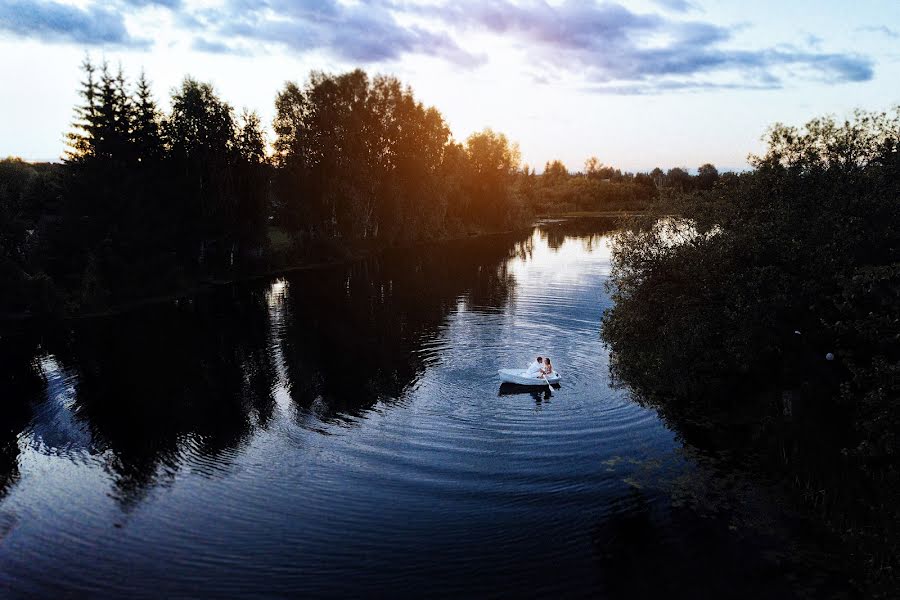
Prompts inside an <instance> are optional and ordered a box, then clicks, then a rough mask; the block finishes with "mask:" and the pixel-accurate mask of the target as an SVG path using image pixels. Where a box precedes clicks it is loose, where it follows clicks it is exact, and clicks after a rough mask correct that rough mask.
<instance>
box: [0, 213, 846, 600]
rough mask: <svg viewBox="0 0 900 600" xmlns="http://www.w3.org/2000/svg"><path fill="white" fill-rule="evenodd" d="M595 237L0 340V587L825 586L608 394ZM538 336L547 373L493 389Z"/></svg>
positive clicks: (755, 502) (344, 590) (537, 235)
mask: <svg viewBox="0 0 900 600" xmlns="http://www.w3.org/2000/svg"><path fill="white" fill-rule="evenodd" d="M608 239H609V238H608V230H606V227H605V226H604V224H602V223H590V224H587V225H584V224H582V225H579V226H577V227H576V226H573V225H571V224H568V225H563V224H550V225H545V226H542V227H540V228H537V229H535V230H534V231H533V232H531V233H523V234H521V235H512V236H497V237H491V238H484V239H478V240H471V241H466V242H459V243H452V244H447V245H444V246H440V247H423V248H420V249H416V250H413V251H408V250H407V251H404V252H397V253H388V254H386V255H384V256H382V257H378V258H373V259H368V260H365V261H361V262H357V263H354V264H352V265H348V266H341V267H337V268H331V269H325V270H318V271H312V272H298V273H296V274H293V275H290V276H287V277H282V278H273V279H270V280H266V281H260V282H254V283H250V284H241V285H236V286H231V287H225V288H221V289H219V290H217V291H216V292H213V293H209V294H205V295H201V296H199V297H196V298H194V299H192V300H182V301H179V302H177V303H170V304H167V305H162V306H154V307H151V308H146V309H141V310H139V311H136V312H132V313H129V314H127V315H123V316H117V317H112V318H108V319H101V320H91V321H84V322H77V323H75V324H74V325H71V326H70V327H69V328H68V329H66V330H65V331H61V332H53V333H45V334H43V335H41V336H37V335H28V336H24V335H21V336H11V337H10V336H7V337H6V338H5V339H3V340H2V342H0V343H2V344H4V349H3V352H4V356H3V358H4V365H3V367H0V368H2V369H3V373H4V383H3V385H4V388H3V389H2V390H0V391H2V394H3V396H4V397H3V407H2V409H3V414H2V417H0V425H2V429H0V435H2V436H3V437H2V439H0V582H2V586H0V591H2V592H4V593H5V594H6V595H11V596H13V597H29V596H49V597H52V596H57V595H59V594H68V595H71V596H82V595H83V596H91V597H122V596H126V595H127V596H130V597H143V596H146V597H157V596H181V597H183V596H196V595H204V594H205V595H214V596H231V597H238V596H255V595H258V594H261V593H265V594H268V595H273V596H292V595H312V596H347V595H350V596H360V595H428V596H459V595H469V596H471V595H475V596H490V595H498V594H500V593H507V594H516V595H529V596H533V595H557V594H567V595H573V596H595V597H598V596H599V597H629V598H633V597H659V596H667V597H681V596H684V597H753V598H759V597H766V598H772V597H794V596H797V595H800V596H803V595H809V596H811V597H821V596H822V595H823V592H825V591H833V590H834V589H835V588H834V581H833V579H834V576H833V575H830V574H829V573H827V572H825V573H824V574H823V573H822V572H821V571H819V570H813V571H811V570H810V567H808V566H803V565H802V564H799V563H798V562H797V561H795V560H793V559H792V558H791V557H792V556H794V555H795V554H796V548H795V546H794V544H795V540H796V538H797V535H798V534H797V531H802V529H803V526H802V523H801V524H796V523H793V522H791V521H790V520H788V519H787V518H786V517H785V518H781V517H772V516H771V515H773V514H777V513H776V512H773V510H771V507H770V506H769V505H768V504H767V502H768V501H767V500H766V496H765V494H764V493H761V492H758V491H757V490H754V489H753V488H752V486H749V487H748V486H746V485H744V484H741V483H740V482H739V481H735V479H734V478H732V477H729V476H727V475H725V474H723V473H721V472H718V471H716V469H715V468H714V467H711V466H709V465H708V464H707V463H706V461H704V460H703V458H702V453H699V452H697V451H695V450H694V449H692V448H690V447H689V446H686V445H685V444H684V443H682V442H681V441H680V440H679V438H678V437H677V436H676V435H675V433H673V432H672V431H670V430H669V429H667V427H666V425H665V424H664V423H663V422H662V421H661V420H660V419H659V418H658V417H657V415H656V414H655V413H654V412H653V411H650V410H647V409H644V408H642V407H640V406H639V405H638V404H636V403H635V402H633V401H632V399H631V398H630V396H629V393H628V391H627V390H623V389H615V388H614V387H612V386H611V382H610V380H609V376H608V372H607V362H608V354H607V351H606V350H605V348H604V347H603V345H602V343H601V341H600V338H599V323H600V317H601V314H602V311H603V310H604V308H606V307H607V306H609V303H610V300H609V297H608V295H607V292H606V291H605V289H604V283H605V281H606V279H607V277H608V274H609V270H610V252H609V247H608ZM537 353H541V354H549V355H550V356H551V357H552V358H553V360H554V363H555V365H556V366H557V368H558V370H559V371H560V372H561V373H562V374H563V377H564V382H563V386H562V387H561V389H559V390H557V391H555V392H554V393H553V394H552V396H548V395H547V394H546V393H544V392H543V391H535V392H529V391H523V390H521V389H516V388H507V387H501V386H500V383H499V380H498V379H497V377H496V371H497V369H498V368H501V367H524V366H526V365H527V363H528V361H530V360H533V356H534V355H535V354H537ZM735 490H740V494H738V495H739V501H732V502H727V501H724V502H722V500H723V498H724V499H726V500H727V499H728V498H732V499H733V497H735V495H736V494H737V492H736V491H735ZM773 519H775V521H774V522H773ZM807 542H808V543H807V545H810V546H815V540H814V539H810V540H807Z"/></svg>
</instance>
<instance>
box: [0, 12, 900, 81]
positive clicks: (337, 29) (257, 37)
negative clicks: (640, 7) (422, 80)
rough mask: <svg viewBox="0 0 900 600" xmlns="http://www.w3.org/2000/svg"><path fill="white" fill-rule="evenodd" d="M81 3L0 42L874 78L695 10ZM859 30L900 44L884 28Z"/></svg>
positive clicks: (700, 76) (606, 75)
mask: <svg viewBox="0 0 900 600" xmlns="http://www.w3.org/2000/svg"><path fill="white" fill-rule="evenodd" d="M86 1H88V2H89V3H88V4H87V5H86V8H78V7H75V6H72V5H68V4H62V3H60V2H58V1H56V0H3V2H2V3H0V31H6V32H10V33H13V34H15V35H19V36H23V37H33V38H38V39H42V40H47V41H53V42H76V43H81V44H88V45H101V44H118V45H123V46H137V47H140V46H146V45H148V42H147V41H144V40H139V39H134V38H133V37H132V36H131V35H130V34H129V32H128V30H127V29H126V27H125V23H124V17H123V15H124V14H125V13H126V12H128V11H131V12H135V13H138V14H140V13H141V12H142V11H144V10H145V9H147V8H148V7H163V8H166V9H169V10H170V11H171V13H172V15H173V17H174V23H175V24H176V26H177V28H178V29H179V30H180V32H181V33H182V34H183V35H184V37H185V38H186V39H187V40H188V43H190V44H191V48H193V49H194V50H197V51H201V52H206V53H213V54H233V55H246V54H250V53H253V52H265V51H268V50H269V49H270V48H271V47H279V48H283V49H286V50H287V51H289V52H291V53H295V54H305V53H308V52H312V51H319V52H323V53H326V54H328V55H330V56H332V57H334V58H336V59H338V60H340V61H343V62H345V63H349V64H352V65H363V66H365V65H370V64H383V63H390V62H393V61H399V60H402V59H404V58H406V57H409V56H427V57H433V58H436V59H439V60H443V61H447V62H449V63H451V64H453V65H456V66H458V67H460V68H463V69H473V68H477V67H478V66H480V65H483V64H484V63H486V62H487V61H488V60H489V57H488V55H487V53H485V52H484V51H483V50H482V49H481V48H480V47H478V48H475V47H471V46H467V45H466V44H467V43H468V44H471V43H472V42H470V41H469V40H473V39H483V38H485V37H488V38H493V39H494V40H496V41H499V42H500V43H503V44H504V45H505V46H506V47H507V48H512V49H513V50H514V51H518V52H519V53H520V56H521V59H522V63H523V64H527V65H530V68H531V69H532V70H534V69H538V70H540V71H541V72H542V73H543V76H544V77H545V78H546V79H547V81H548V82H549V83H551V84H552V83H553V82H554V81H558V80H559V79H560V78H561V77H559V76H561V75H572V76H575V77H576V78H578V79H580V80H581V81H582V83H583V84H584V85H585V86H586V87H588V88H589V89H596V90H598V91H602V92H603V93H654V91H656V92H658V93H663V92H672V91H688V90H692V89H693V90H711V89H772V88H773V87H778V86H782V85H783V82H785V81H798V80H805V81H817V82H824V83H828V84H837V83H852V82H859V81H867V80H869V79H871V78H872V77H873V76H874V71H873V61H872V60H871V58H869V57H867V56H863V55H859V54H855V53H839V52H822V51H820V49H819V43H820V42H821V40H819V39H818V38H816V37H815V36H809V37H807V38H806V44H805V45H804V48H802V49H801V48H796V47H793V46H789V45H775V46H771V47H761V48H759V47H757V48H752V49H746V48H740V47H737V42H736V37H737V36H736V35H735V34H736V33H737V32H738V31H739V30H740V29H741V28H742V27H744V26H745V25H740V24H733V25H728V24H722V23H714V22H710V21H708V20H704V19H700V18H696V17H693V16H686V15H685V13H686V12H688V11H691V10H693V9H694V8H695V7H694V5H693V3H692V1H691V0H655V2H656V4H657V5H658V6H662V7H663V8H662V9H658V10H656V11H649V12H636V11H633V10H631V9H629V8H628V7H626V6H624V5H622V4H619V3H617V2H614V1H611V2H597V1H593V0H562V1H561V2H554V3H552V4H551V3H550V2H549V1H548V0H517V1H515V2H513V1H511V0H452V1H451V0H444V1H442V2H437V1H432V2H429V3H427V4H426V3H423V2H422V1H421V0H380V1H378V0H355V1H350V0H219V2H217V3H212V4H210V3H208V2H203V3H200V4H199V7H198V8H194V7H193V4H192V3H191V2H188V1H185V0H111V1H110V2H106V3H101V2H100V0H86ZM676 13H677V14H676ZM865 29H866V30H869V31H873V32H876V31H877V32H880V33H882V34H884V35H887V36H889V37H893V36H898V35H900V34H898V33H897V32H896V31H894V30H892V29H890V28H888V27H885V26H873V27H869V28H865ZM473 34H474V35H473ZM554 74H558V76H556V77H554Z"/></svg>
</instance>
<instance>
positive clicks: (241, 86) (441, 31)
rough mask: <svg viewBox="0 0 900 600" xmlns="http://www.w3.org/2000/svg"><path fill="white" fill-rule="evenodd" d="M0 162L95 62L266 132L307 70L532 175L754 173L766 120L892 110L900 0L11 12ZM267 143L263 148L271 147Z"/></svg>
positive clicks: (93, 5) (2, 48)
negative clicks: (208, 87) (553, 164)
mask: <svg viewBox="0 0 900 600" xmlns="http://www.w3.org/2000/svg"><path fill="white" fill-rule="evenodd" d="M0 53H2V54H0V55H2V56H3V57H4V59H3V61H0V81H2V82H3V90H2V92H0V115H2V117H0V156H8V155H14V156H21V157H23V158H26V159H29V160H47V159H51V160H56V159H58V157H60V156H61V155H62V154H63V152H64V150H65V132H66V131H67V130H68V129H69V128H70V123H71V121H72V118H73V107H74V106H75V105H76V104H77V102H78V96H77V89H78V82H79V80H80V79H81V76H82V73H81V72H80V69H79V65H80V63H81V62H82V60H83V59H84V57H85V56H86V55H89V56H90V57H91V58H92V59H94V60H95V61H101V60H104V59H105V60H107V61H109V63H110V64H112V65H113V66H118V65H120V64H121V66H122V67H123V69H124V70H125V72H126V75H129V76H131V77H132V78H134V77H136V76H137V75H138V74H139V73H140V71H141V70H142V69H143V70H144V71H145V72H146V75H147V77H148V78H149V79H150V81H151V82H152V85H153V89H154V92H155V94H156V97H157V99H158V101H159V103H160V105H161V107H162V108H163V109H166V108H167V107H168V96H169V94H170V92H171V90H172V88H174V87H175V86H176V85H178V83H179V82H180V81H181V79H182V78H183V77H184V76H185V75H191V76H193V77H195V78H197V79H200V80H203V81H209V82H211V83H213V85H214V86H215V88H216V90H217V91H218V92H219V94H220V95H221V96H222V97H223V98H224V99H225V100H227V101H228V102H229V103H230V104H231V105H232V106H233V107H234V108H235V109H236V110H237V111H240V110H241V109H243V108H245V107H246V108H248V109H251V110H256V111H257V112H258V113H259V114H260V116H261V117H262V118H263V120H264V122H266V123H271V120H272V117H273V114H274V99H275V94H276V93H277V91H278V90H279V89H281V88H282V86H283V85H284V83H285V82H286V81H296V82H298V83H300V84H302V83H303V82H304V81H305V80H306V79H307V77H308V75H309V73H310V71H312V70H324V71H329V72H343V71H346V70H350V69H353V68H356V67H360V68H363V69H365V70H366V71H368V72H369V73H372V74H375V73H384V74H391V75H395V76H397V77H399V78H400V79H401V80H402V81H403V82H405V83H407V84H409V85H411V86H412V88H413V90H414V93H415V95H416V97H417V98H418V99H419V100H421V101H422V102H424V103H425V104H428V105H433V106H436V107H437V108H438V109H439V110H440V111H441V113H442V114H443V115H444V118H445V119H446V121H447V123H448V125H449V126H450V129H451V131H452V132H453V135H454V137H455V138H456V139H457V140H464V139H465V138H466V137H467V136H468V135H469V134H471V133H472V132H475V131H479V130H481V129H483V128H485V127H491V128H493V129H494V130H497V131H501V132H503V133H505V134H506V135H507V136H508V137H509V138H510V139H511V140H513V141H516V142H517V143H518V144H519V147H520V150H521V153H522V158H523V162H525V163H528V164H530V165H532V166H537V168H538V170H539V171H540V170H541V168H542V166H543V165H544V163H545V162H547V161H549V160H554V159H560V160H562V161H563V162H564V163H565V164H566V165H567V166H568V167H569V169H571V170H579V169H581V168H582V165H583V164H584V161H585V159H586V158H588V157H590V156H596V157H598V158H599V159H600V161H602V162H603V163H605V164H608V165H613V166H616V167H619V168H621V169H623V170H629V171H639V170H650V169H652V168H653V167H656V166H659V167H662V168H663V169H667V168H671V167H675V166H682V167H688V168H691V169H695V168H696V167H697V166H699V165H700V164H702V163H705V162H712V163H713V164H715V165H717V166H718V167H719V169H720V170H725V169H743V168H747V156H748V154H750V153H754V152H760V151H761V150H762V149H763V144H762V142H761V137H762V136H763V134H764V133H765V131H766V129H767V128H768V127H769V126H770V125H772V124H773V123H775V122H783V123H788V124H795V125H802V124H803V123H804V122H806V121H808V120H809V119H811V118H813V117H816V116H821V115H824V114H833V115H835V116H837V117H841V118H842V117H845V116H847V115H849V113H850V112H851V111H852V110H853V109H855V108H862V109H867V110H887V109H889V108H891V107H893V106H895V105H897V104H900V85H897V82H898V81H900V1H897V0H883V1H879V0H868V1H864V2H853V3H851V2H846V1H836V0H835V1H832V0H815V1H813V0H791V1H790V2H786V1H785V0H754V1H753V2H746V1H716V2H712V1H705V0H635V1H626V0H619V1H615V2H599V1H596V2H595V1H593V0H562V1H554V2H551V1H549V0H546V1H545V0H522V1H515V0H448V1H442V0H386V1H383V2H378V1H374V0H320V1H309V0H106V1H98V0H0ZM270 141H271V139H270Z"/></svg>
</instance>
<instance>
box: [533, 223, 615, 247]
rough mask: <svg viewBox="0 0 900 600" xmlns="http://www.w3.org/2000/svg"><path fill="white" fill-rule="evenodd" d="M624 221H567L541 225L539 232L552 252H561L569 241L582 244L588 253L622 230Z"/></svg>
mask: <svg viewBox="0 0 900 600" xmlns="http://www.w3.org/2000/svg"><path fill="white" fill-rule="evenodd" d="M621 226H622V220H621V219H619V218H618V217H590V218H581V219H566V220H563V221H554V222H550V223H546V224H541V225H540V226H539V227H538V231H539V233H540V236H541V238H542V239H546V240H547V245H548V246H549V247H550V248H551V249H552V250H559V249H560V248H561V247H562V245H563V244H564V243H565V242H566V240H568V239H573V240H577V241H579V242H581V243H582V244H583V245H584V246H585V249H586V250H588V251H591V250H593V249H594V248H595V247H596V246H597V245H598V244H600V243H601V240H603V238H604V237H605V236H606V235H607V234H609V233H612V232H613V231H616V230H617V229H619V228H621Z"/></svg>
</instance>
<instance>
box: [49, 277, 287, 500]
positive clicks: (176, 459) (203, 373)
mask: <svg viewBox="0 0 900 600" xmlns="http://www.w3.org/2000/svg"><path fill="white" fill-rule="evenodd" d="M267 324H268V321H267V313H266V306H265V302H264V298H263V295H262V294H261V293H248V292H246V291H241V292H240V293H235V294H214V295H209V296H201V297H198V298H196V299H194V300H192V301H189V302H183V303H181V306H166V307H153V308H152V309H148V310H141V311H136V312H133V313H130V314H127V315H123V316H121V317H116V318H112V319H101V320H97V321H91V322H87V323H84V324H80V325H79V326H78V327H77V329H76V330H75V331H74V332H73V334H72V336H71V337H70V339H69V340H67V341H65V342H62V343H59V345H58V348H54V350H55V354H56V357H57V359H58V360H59V361H60V362H61V363H63V364H65V365H67V366H68V368H70V369H72V370H74V371H75V372H77V379H76V398H75V402H74V407H73V410H74V412H75V414H76V415H77V417H78V418H79V419H81V420H83V421H84V422H86V423H88V425H89V428H90V431H91V434H92V439H93V446H94V447H93V449H92V450H93V451H94V452H109V460H108V468H109V470H110V471H111V473H112V474H113V477H114V478H115V481H116V487H117V496H118V497H119V499H120V500H122V501H123V502H125V503H129V502H132V501H135V500H137V499H138V498H139V497H140V496H141V495H142V493H143V491H145V490H146V488H147V487H148V486H151V485H153V484H154V483H155V482H156V479H157V477H159V476H161V474H160V473H159V471H160V466H163V467H164V470H168V472H169V473H172V472H174V471H175V470H177V468H178V466H179V464H180V462H181V461H182V460H183V457H184V453H185V452H186V451H193V452H196V453H198V454H199V455H201V456H206V457H216V462H217V464H220V465H221V464H223V463H227V458H226V457H224V456H222V455H223V453H224V452H225V451H226V450H228V449H232V448H235V447H237V446H239V445H240V444H241V443H242V442H243V441H244V440H246V439H247V437H248V436H249V435H250V434H251V433H252V431H253V428H254V427H256V426H265V424H266V423H267V422H268V420H269V419H270V417H271V415H272V412H273V408H274V400H273V398H272V389H273V387H274V384H275V372H274V369H273V366H272V364H271V360H270V357H269V354H268V348H267V344H266V341H267V338H266V336H267Z"/></svg>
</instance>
